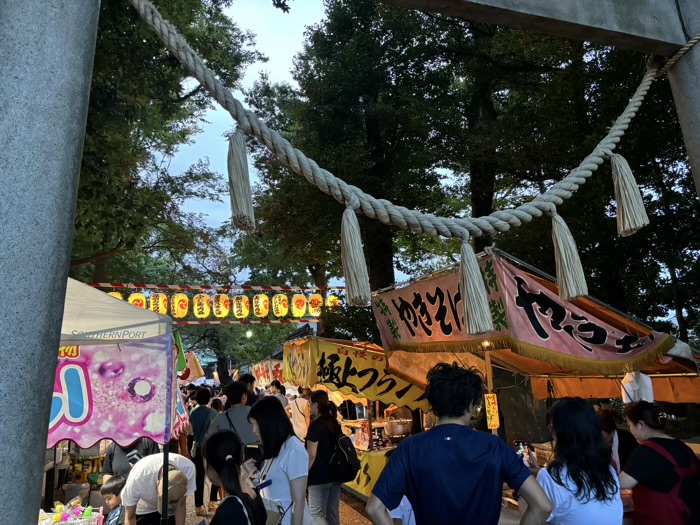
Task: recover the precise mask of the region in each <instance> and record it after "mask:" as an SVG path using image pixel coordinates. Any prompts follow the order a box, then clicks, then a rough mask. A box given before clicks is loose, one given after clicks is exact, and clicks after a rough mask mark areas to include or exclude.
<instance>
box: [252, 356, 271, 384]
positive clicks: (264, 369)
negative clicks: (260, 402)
mask: <svg viewBox="0 0 700 525" xmlns="http://www.w3.org/2000/svg"><path fill="white" fill-rule="evenodd" d="M251 372H252V373H253V376H254V377H255V384H256V385H258V386H261V387H266V386H267V385H269V384H270V383H271V382H272V373H271V372H270V360H269V359H265V361H260V362H259V363H255V364H254V365H253V367H252V370H251Z"/></svg>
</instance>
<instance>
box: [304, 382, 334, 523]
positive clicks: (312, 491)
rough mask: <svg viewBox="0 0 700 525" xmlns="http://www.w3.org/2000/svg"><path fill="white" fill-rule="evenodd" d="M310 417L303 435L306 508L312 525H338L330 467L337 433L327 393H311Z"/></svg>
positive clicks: (332, 473) (331, 405)
mask: <svg viewBox="0 0 700 525" xmlns="http://www.w3.org/2000/svg"><path fill="white" fill-rule="evenodd" d="M311 417H312V418H313V421H312V422H311V424H310V425H309V431H308V433H307V434H306V451H307V452H308V453H309V511H310V512H311V523H312V524H313V525H340V483H339V482H338V481H337V478H336V475H335V473H334V472H333V469H332V468H331V458H332V457H333V452H334V451H335V446H336V443H337V442H338V437H339V436H340V434H341V431H340V424H339V423H338V409H337V408H336V406H335V405H334V404H333V403H332V402H331V401H329V399H328V393H327V392H324V391H323V390H318V391H316V392H314V393H312V394H311Z"/></svg>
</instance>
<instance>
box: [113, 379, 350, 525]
mask: <svg viewBox="0 0 700 525" xmlns="http://www.w3.org/2000/svg"><path fill="white" fill-rule="evenodd" d="M185 393H186V397H185V400H186V404H187V408H188V411H189V420H190V425H189V426H190V429H189V432H188V434H189V438H188V442H187V446H186V447H180V448H179V449H176V450H178V452H172V451H171V453H170V455H169V460H168V461H169V464H168V469H167V471H168V476H167V480H166V481H164V480H163V477H164V475H163V472H164V470H165V469H164V464H163V455H162V454H160V453H159V452H160V451H159V448H158V446H157V445H156V444H155V443H153V442H152V441H150V440H147V439H141V440H138V441H137V442H135V443H134V444H132V445H131V446H129V447H121V446H119V445H116V444H112V445H110V447H109V449H108V451H107V456H106V459H105V468H104V476H103V480H104V484H103V486H102V494H103V496H104V498H105V502H106V503H107V505H108V507H109V508H110V509H111V511H112V512H111V513H110V515H109V516H108V518H107V521H106V523H107V524H108V525H160V524H161V509H162V508H163V507H162V497H163V493H164V491H163V484H164V483H167V487H168V490H167V494H168V501H167V507H168V515H169V523H171V524H172V525H185V516H186V501H187V497H188V496H194V505H195V512H196V514H197V515H198V516H202V517H205V516H206V517H210V518H211V521H210V524H211V525H264V524H265V523H268V522H269V521H268V520H269V518H272V519H271V521H274V522H276V523H280V524H282V525H339V523H340V517H339V507H340V482H339V481H338V480H337V479H335V475H334V469H333V462H334V458H333V456H334V451H335V444H336V442H337V440H338V439H339V437H340V436H341V435H342V432H341V428H340V424H339V423H338V414H337V408H336V406H335V405H334V404H333V403H332V402H330V401H329V399H328V394H327V393H326V392H323V391H319V392H312V391H311V390H310V389H308V388H302V389H301V390H300V391H299V394H300V395H299V396H297V397H295V398H294V399H292V400H290V399H287V397H286V395H285V389H284V386H283V385H281V384H280V383H279V382H277V381H276V382H273V383H272V384H271V385H270V386H269V387H268V388H267V389H266V391H265V392H258V391H257V390H256V389H255V379H254V377H253V376H252V375H250V374H244V375H242V376H240V377H239V378H238V381H234V382H231V383H229V384H228V385H226V386H225V387H224V388H223V389H222V390H215V389H212V388H209V387H206V386H202V387H199V388H198V387H196V386H194V385H188V386H187V387H186V390H185ZM207 485H208V487H207ZM207 488H208V489H209V503H208V506H207V507H205V492H206V489H207Z"/></svg>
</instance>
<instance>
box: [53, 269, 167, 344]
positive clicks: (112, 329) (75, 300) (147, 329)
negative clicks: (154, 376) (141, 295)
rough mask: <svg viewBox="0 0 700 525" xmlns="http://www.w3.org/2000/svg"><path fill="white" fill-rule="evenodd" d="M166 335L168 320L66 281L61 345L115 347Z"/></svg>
mask: <svg viewBox="0 0 700 525" xmlns="http://www.w3.org/2000/svg"><path fill="white" fill-rule="evenodd" d="M169 333H170V318H169V317H168V316H165V315H160V314H157V313H155V312H151V311H150V310H144V309H142V308H138V307H136V306H132V305H130V304H129V303H127V302H126V301H120V300H119V299H115V298H114V297H110V296H109V295H107V294H106V293H104V292H101V291H99V290H96V289H95V288H92V287H90V286H88V285H86V284H84V283H81V282H80V281H76V280H75V279H70V278H69V279H68V288H67V290H66V300H65V303H64V310H63V324H62V326H61V346H73V345H86V344H87V345H99V344H115V343H123V342H126V341H139V340H142V339H151V338H153V337H158V336H161V335H165V334H169Z"/></svg>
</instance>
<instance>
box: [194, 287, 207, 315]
mask: <svg viewBox="0 0 700 525" xmlns="http://www.w3.org/2000/svg"><path fill="white" fill-rule="evenodd" d="M192 310H193V311H194V316H195V317H196V318H197V319H206V318H207V317H209V314H210V313H211V300H210V299H209V296H208V295H207V294H205V293H198V294H197V295H195V296H194V297H193V298H192Z"/></svg>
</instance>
